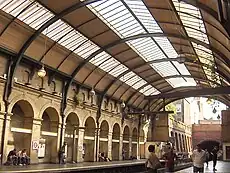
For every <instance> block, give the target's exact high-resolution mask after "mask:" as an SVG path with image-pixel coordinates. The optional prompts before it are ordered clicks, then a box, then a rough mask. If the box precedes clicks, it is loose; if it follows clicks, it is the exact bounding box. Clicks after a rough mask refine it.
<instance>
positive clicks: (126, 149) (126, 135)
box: [123, 126, 131, 160]
mask: <svg viewBox="0 0 230 173" xmlns="http://www.w3.org/2000/svg"><path fill="white" fill-rule="evenodd" d="M129 137H130V132H129V127H128V126H125V128H124V132H123V150H124V152H125V158H124V159H125V160H127V159H129ZM130 147H131V146H130Z"/></svg>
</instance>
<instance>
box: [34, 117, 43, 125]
mask: <svg viewBox="0 0 230 173" xmlns="http://www.w3.org/2000/svg"><path fill="white" fill-rule="evenodd" d="M32 122H33V124H34V125H42V119H40V118H33V119H32Z"/></svg>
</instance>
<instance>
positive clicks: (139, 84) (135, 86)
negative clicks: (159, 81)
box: [132, 79, 147, 89]
mask: <svg viewBox="0 0 230 173" xmlns="http://www.w3.org/2000/svg"><path fill="white" fill-rule="evenodd" d="M145 84H147V82H146V81H144V80H143V79H140V81H138V82H136V83H135V84H134V85H133V86H132V87H133V88H135V89H138V88H140V86H143V85H145Z"/></svg>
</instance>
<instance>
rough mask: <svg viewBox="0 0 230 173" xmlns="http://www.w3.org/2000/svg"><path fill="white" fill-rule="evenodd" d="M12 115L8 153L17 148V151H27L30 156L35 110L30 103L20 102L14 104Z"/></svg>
mask: <svg viewBox="0 0 230 173" xmlns="http://www.w3.org/2000/svg"><path fill="white" fill-rule="evenodd" d="M12 113H13V115H12V116H11V122H10V133H9V136H8V145H7V153H8V152H9V151H10V150H12V149H13V148H16V150H17V151H18V150H22V149H26V150H27V154H28V155H30V147H31V134H32V125H33V117H34V111H33V108H32V106H31V104H30V103H29V102H28V101H26V100H20V101H18V102H16V103H15V104H14V106H13V109H12Z"/></svg>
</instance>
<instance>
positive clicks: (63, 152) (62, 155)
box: [59, 142, 67, 164]
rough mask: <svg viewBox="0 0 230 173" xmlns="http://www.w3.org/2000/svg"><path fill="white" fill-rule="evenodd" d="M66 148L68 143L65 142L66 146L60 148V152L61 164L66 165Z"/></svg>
mask: <svg viewBox="0 0 230 173" xmlns="http://www.w3.org/2000/svg"><path fill="white" fill-rule="evenodd" d="M66 146H67V143H66V142H64V144H63V145H62V147H61V148H60V151H59V164H65V163H66Z"/></svg>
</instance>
